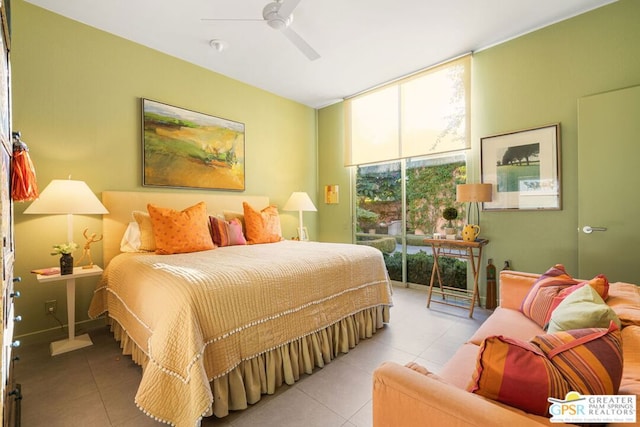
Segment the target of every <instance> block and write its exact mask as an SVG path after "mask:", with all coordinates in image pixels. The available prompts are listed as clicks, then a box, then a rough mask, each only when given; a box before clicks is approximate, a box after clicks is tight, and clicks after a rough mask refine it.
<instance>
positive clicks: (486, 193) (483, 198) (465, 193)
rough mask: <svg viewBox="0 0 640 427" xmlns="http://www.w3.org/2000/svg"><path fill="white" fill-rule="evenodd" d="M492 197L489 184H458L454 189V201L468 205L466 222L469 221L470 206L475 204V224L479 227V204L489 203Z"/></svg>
mask: <svg viewBox="0 0 640 427" xmlns="http://www.w3.org/2000/svg"><path fill="white" fill-rule="evenodd" d="M491 195H492V189H491V184H458V185H457V187H456V201H457V202H463V203H469V206H468V207H467V222H468V223H469V224H474V223H473V222H472V221H471V204H475V206H476V213H477V221H478V222H477V224H476V225H480V208H479V206H478V203H479V202H490V201H491Z"/></svg>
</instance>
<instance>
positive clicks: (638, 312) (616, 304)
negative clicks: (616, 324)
mask: <svg viewBox="0 0 640 427" xmlns="http://www.w3.org/2000/svg"><path fill="white" fill-rule="evenodd" d="M607 304H608V305H609V307H611V308H612V309H613V311H615V312H616V314H617V315H618V317H619V318H620V322H621V323H622V326H627V325H637V326H640V308H639V307H640V286H637V285H634V284H631V283H623V282H617V283H612V284H611V285H610V287H609V298H608V299H607Z"/></svg>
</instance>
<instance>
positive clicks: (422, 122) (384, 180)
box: [345, 55, 471, 287]
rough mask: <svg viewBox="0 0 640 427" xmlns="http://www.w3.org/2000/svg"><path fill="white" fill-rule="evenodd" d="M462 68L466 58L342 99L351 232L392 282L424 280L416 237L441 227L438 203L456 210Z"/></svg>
mask: <svg viewBox="0 0 640 427" xmlns="http://www.w3.org/2000/svg"><path fill="white" fill-rule="evenodd" d="M470 67H471V58H470V56H469V55H467V56H464V57H461V58H457V59H455V60H452V61H449V62H447V63H444V64H440V65H438V66H435V67H432V68H429V69H427V70H425V71H422V72H419V73H416V74H414V75H412V76H409V77H406V78H403V79H399V80H397V81H394V82H391V83H389V84H386V85H382V86H380V87H378V88H375V89H373V90H371V91H368V92H366V93H363V94H361V95H358V96H356V97H353V98H351V99H348V100H347V101H346V102H345V107H346V108H345V111H346V114H347V116H346V119H345V128H346V141H347V144H346V153H345V159H346V165H347V166H352V167H353V169H354V174H355V191H354V193H353V194H355V200H354V204H355V217H354V231H355V232H354V235H355V236H354V237H355V240H356V241H357V242H358V243H361V244H368V245H371V246H375V247H377V248H379V249H380V250H381V251H382V252H383V253H384V254H385V261H386V263H387V268H388V270H389V273H390V276H391V277H392V279H394V280H401V281H403V282H405V283H406V282H409V283H425V282H426V281H428V279H429V274H430V266H431V265H432V262H433V261H432V256H431V254H430V251H429V250H428V248H427V246H426V245H425V244H424V242H423V240H424V239H425V237H427V236H431V235H432V234H433V233H435V232H441V231H442V230H441V228H442V227H443V226H444V225H445V222H446V221H445V220H444V218H443V210H444V209H445V208H451V207H452V208H454V209H456V210H457V212H458V213H459V214H460V215H459V217H460V218H461V217H462V215H463V214H464V210H463V209H461V206H460V205H459V204H456V202H455V186H456V184H458V183H464V182H465V181H466V162H465V161H466V159H465V154H464V153H465V151H466V150H468V149H469V148H470V137H469V120H470V114H469V104H470V102H469V98H470V93H471V91H470V74H471V73H470ZM461 219H462V218H461ZM446 262H447V263H448V262H449V261H446ZM452 263H453V264H452V265H444V267H445V268H446V269H447V271H446V272H445V275H446V276H450V275H451V276H450V277H448V278H449V279H452V280H454V281H455V282H458V281H459V282H460V284H461V287H462V286H465V287H466V267H465V265H464V264H459V263H456V262H455V260H453V261H452ZM427 271H428V272H427ZM458 276H459V277H458Z"/></svg>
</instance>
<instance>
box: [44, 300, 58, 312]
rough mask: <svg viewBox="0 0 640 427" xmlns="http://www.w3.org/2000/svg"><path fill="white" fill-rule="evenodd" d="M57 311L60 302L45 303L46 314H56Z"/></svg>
mask: <svg viewBox="0 0 640 427" xmlns="http://www.w3.org/2000/svg"><path fill="white" fill-rule="evenodd" d="M57 311H58V301H56V300H54V299H52V300H50V301H45V302H44V312H45V314H56V312H57Z"/></svg>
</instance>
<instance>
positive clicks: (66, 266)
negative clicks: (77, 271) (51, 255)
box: [60, 254, 73, 274]
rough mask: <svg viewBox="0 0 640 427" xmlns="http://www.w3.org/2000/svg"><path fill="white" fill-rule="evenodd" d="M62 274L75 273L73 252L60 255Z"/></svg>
mask: <svg viewBox="0 0 640 427" xmlns="http://www.w3.org/2000/svg"><path fill="white" fill-rule="evenodd" d="M60 274H73V257H72V256H71V254H62V256H61V257H60Z"/></svg>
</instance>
